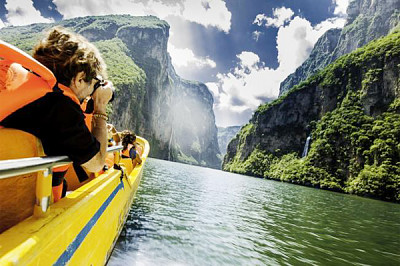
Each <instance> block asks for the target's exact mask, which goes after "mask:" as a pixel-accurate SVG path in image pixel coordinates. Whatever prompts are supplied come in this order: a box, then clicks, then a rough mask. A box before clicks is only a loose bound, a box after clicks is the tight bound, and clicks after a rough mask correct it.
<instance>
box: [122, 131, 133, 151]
mask: <svg viewBox="0 0 400 266" xmlns="http://www.w3.org/2000/svg"><path fill="white" fill-rule="evenodd" d="M121 136H122V146H124V150H126V149H127V148H128V145H129V144H134V143H135V141H136V135H135V134H134V133H132V131H129V130H124V131H122V133H121Z"/></svg>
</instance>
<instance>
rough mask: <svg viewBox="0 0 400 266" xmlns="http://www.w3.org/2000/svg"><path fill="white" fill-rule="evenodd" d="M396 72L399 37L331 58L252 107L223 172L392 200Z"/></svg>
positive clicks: (396, 155) (398, 120)
mask: <svg viewBox="0 0 400 266" xmlns="http://www.w3.org/2000/svg"><path fill="white" fill-rule="evenodd" d="M399 66H400V31H397V32H395V33H393V34H390V35H388V36H387V37H385V38H382V39H379V40H376V41H373V42H371V43H370V44H368V45H367V46H365V47H363V48H361V49H358V50H356V51H355V52H353V53H351V54H348V55H345V56H343V57H341V58H339V59H338V60H336V61H335V62H334V63H333V64H331V65H329V66H328V67H326V68H325V69H324V70H323V71H321V72H319V73H318V74H316V75H314V76H313V77H312V78H310V79H308V80H307V81H306V82H303V83H301V84H300V85H298V86H296V87H295V88H293V89H292V90H291V91H289V92H288V93H287V94H285V95H283V96H282V97H280V98H278V99H277V100H276V101H274V102H272V103H269V104H265V105H262V106H261V107H259V108H258V110H257V111H256V112H255V114H254V116H253V117H252V119H251V120H250V122H249V123H248V124H247V125H246V126H244V127H243V128H242V129H241V131H240V133H239V134H238V135H237V136H236V137H235V138H234V139H233V140H232V141H231V142H230V143H229V145H228V150H227V154H226V156H225V158H224V162H223V169H224V170H227V171H233V172H238V173H245V174H250V175H255V176H262V177H267V178H273V179H279V180H283V181H288V182H294V183H299V184H304V185H312V186H316V187H321V188H327V189H333V190H338V191H345V192H350V193H356V194H360V195H367V196H372V197H377V198H381V199H386V200H394V201H400V179H399V176H400V165H399V161H400V145H399V143H400V68H399ZM308 136H312V144H311V148H310V153H309V155H308V156H307V157H305V158H300V156H301V155H302V151H303V148H304V145H305V143H306V139H307V137H308Z"/></svg>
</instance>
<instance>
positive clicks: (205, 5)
mask: <svg viewBox="0 0 400 266" xmlns="http://www.w3.org/2000/svg"><path fill="white" fill-rule="evenodd" d="M183 6H184V8H183V12H182V17H183V18H184V19H186V20H189V21H192V22H196V23H199V24H202V25H204V26H206V27H208V26H212V27H216V28H219V29H220V30H223V31H225V32H226V33H228V32H229V30H230V28H231V18H232V14H231V12H229V10H228V8H227V7H226V4H225V2H224V1H222V0H203V1H199V0H186V1H185V2H184V4H183Z"/></svg>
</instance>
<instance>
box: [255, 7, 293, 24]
mask: <svg viewBox="0 0 400 266" xmlns="http://www.w3.org/2000/svg"><path fill="white" fill-rule="evenodd" d="M273 15H274V16H273V17H272V18H271V17H267V16H266V15H264V14H258V15H257V16H256V18H255V19H254V22H253V24H257V25H258V26H261V25H262V24H265V26H266V27H267V28H268V27H275V28H279V27H281V26H283V25H285V23H286V22H288V21H290V20H291V18H292V17H293V15H294V12H293V11H292V10H291V9H290V8H286V7H281V8H276V9H273Z"/></svg>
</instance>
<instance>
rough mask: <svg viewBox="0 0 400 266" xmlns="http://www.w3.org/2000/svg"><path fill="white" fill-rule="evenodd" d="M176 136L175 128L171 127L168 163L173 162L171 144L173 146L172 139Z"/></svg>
mask: <svg viewBox="0 0 400 266" xmlns="http://www.w3.org/2000/svg"><path fill="white" fill-rule="evenodd" d="M173 135H174V127H173V126H172V127H171V135H170V137H169V143H168V161H171V144H172V137H173Z"/></svg>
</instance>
